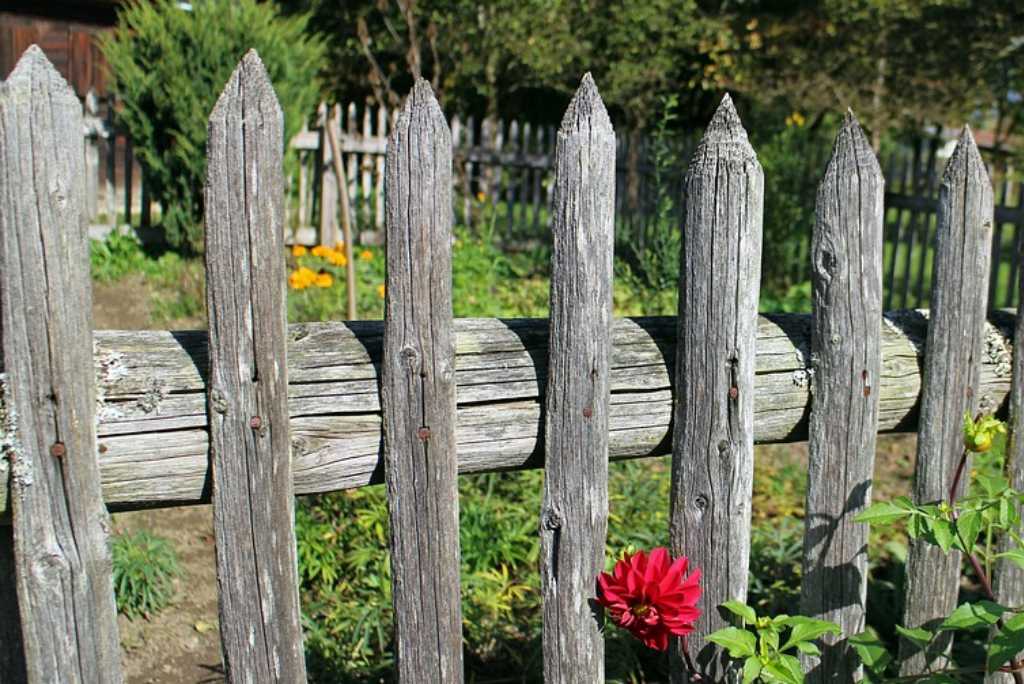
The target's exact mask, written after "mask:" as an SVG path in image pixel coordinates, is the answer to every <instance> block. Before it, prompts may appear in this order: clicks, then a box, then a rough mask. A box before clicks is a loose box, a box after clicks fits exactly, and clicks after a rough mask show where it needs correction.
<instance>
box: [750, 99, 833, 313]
mask: <svg viewBox="0 0 1024 684" xmlns="http://www.w3.org/2000/svg"><path fill="white" fill-rule="evenodd" d="M803 123H804V122H803V119H802V118H800V119H798V120H797V122H795V123H794V122H792V120H790V124H789V125H787V126H786V127H785V128H782V129H776V130H774V131H771V132H765V133H762V134H761V135H759V136H757V135H752V136H751V137H752V138H753V140H752V141H751V143H752V144H753V146H754V150H755V151H756V152H757V158H758V161H760V162H761V167H762V168H763V169H764V240H763V242H762V256H761V292H762V293H763V294H764V295H765V297H766V300H762V301H763V302H765V301H767V302H769V303H770V304H772V305H774V304H776V303H778V302H782V301H785V300H787V299H788V300H792V299H793V297H794V293H793V292H792V291H791V290H790V288H791V287H792V286H794V285H799V284H800V283H802V282H803V281H805V280H807V279H809V278H810V264H811V231H812V230H813V228H814V205H815V202H816V200H817V193H818V183H820V182H821V179H822V177H823V176H824V175H825V165H826V164H827V163H828V158H829V153H830V151H831V149H832V141H833V138H834V137H835V134H836V131H837V130H838V123H839V122H838V120H837V119H835V118H833V117H829V118H826V119H824V120H822V121H821V122H819V123H818V125H816V126H805V125H803ZM797 294H798V295H799V292H797ZM801 303H803V302H801ZM806 303H807V304H808V305H809V299H808V300H807V301H806ZM771 308H775V307H774V306H772V307H771ZM781 308H782V309H783V310H787V311H788V310H792V306H788V307H787V306H783V307H781ZM807 308H808V310H809V308H810V307H809V306H808V307H807Z"/></svg>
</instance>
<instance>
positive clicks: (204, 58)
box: [100, 0, 324, 251]
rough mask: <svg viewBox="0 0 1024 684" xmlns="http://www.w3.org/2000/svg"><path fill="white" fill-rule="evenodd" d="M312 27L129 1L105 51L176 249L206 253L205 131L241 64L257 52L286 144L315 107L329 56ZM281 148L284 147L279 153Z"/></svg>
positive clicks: (244, 13)
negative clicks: (277, 105) (319, 77)
mask: <svg viewBox="0 0 1024 684" xmlns="http://www.w3.org/2000/svg"><path fill="white" fill-rule="evenodd" d="M307 20H308V17H306V16H304V15H298V16H294V17H282V16H280V15H279V14H278V12H277V10H276V8H275V7H274V6H273V5H268V4H263V3H258V2H256V0H238V1H237V2H236V1H234V0H193V2H192V9H191V11H185V10H183V9H181V8H180V7H179V4H178V3H177V2H175V1H173V0H155V1H153V2H148V1H145V0H131V1H130V2H128V3H127V4H126V5H125V6H123V8H122V9H121V10H120V11H119V13H118V25H117V28H116V29H115V30H114V31H113V32H112V33H111V34H109V35H107V36H105V37H104V38H103V39H102V40H101V43H100V46H101V49H102V50H103V54H104V56H105V57H106V60H107V62H108V64H109V65H110V72H111V89H112V90H113V92H114V94H115V95H117V97H118V98H119V99H120V101H121V104H122V108H121V110H120V111H118V113H117V119H118V122H119V123H120V125H122V126H123V127H124V128H125V129H127V131H128V135H129V137H130V138H131V140H132V143H133V144H134V149H135V155H136V158H137V159H138V160H139V162H140V164H141V166H142V175H143V181H144V182H145V183H146V185H147V187H148V188H149V190H150V192H151V193H152V196H153V198H154V199H156V200H157V201H158V202H159V203H160V207H161V209H162V214H161V227H162V228H163V230H164V234H165V237H166V238H167V240H168V242H169V243H170V244H171V245H173V246H176V247H181V248H185V249H191V250H194V251H200V250H201V249H202V246H203V231H202V217H203V206H202V201H203V193H202V187H203V179H204V175H205V170H206V124H207V118H208V117H209V115H210V112H211V110H212V109H213V105H214V103H215V102H216V100H217V97H218V96H219V95H220V92H221V90H222V89H223V88H224V85H225V84H226V83H227V80H228V78H229V77H230V76H231V73H232V71H234V69H235V67H236V66H237V65H238V61H239V60H240V59H241V58H242V56H243V55H244V54H245V53H246V51H248V50H249V49H250V48H255V49H256V50H257V52H259V55H260V57H261V59H262V60H263V63H264V65H265V66H266V68H267V72H268V73H269V75H270V80H271V81H272V82H273V84H274V88H275V90H276V91H277V96H278V99H279V100H280V102H281V107H282V109H283V110H284V123H285V135H286V137H287V139H290V138H291V136H293V135H294V134H295V133H296V132H297V131H298V130H299V128H300V127H301V126H302V123H303V121H304V120H305V119H306V117H308V116H309V115H310V114H311V113H312V112H313V110H314V108H315V106H316V101H317V97H318V96H319V84H318V81H317V78H316V75H317V72H318V71H319V70H320V68H321V65H322V62H323V56H324V47H323V44H322V43H321V41H320V40H319V39H317V38H315V37H313V36H311V35H309V34H308V32H307ZM283 143H284V141H282V144H283Z"/></svg>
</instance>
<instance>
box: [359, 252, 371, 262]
mask: <svg viewBox="0 0 1024 684" xmlns="http://www.w3.org/2000/svg"><path fill="white" fill-rule="evenodd" d="M359 258H360V259H362V260H363V261H373V252H371V251H370V250H368V249H364V250H363V251H362V252H360V253H359Z"/></svg>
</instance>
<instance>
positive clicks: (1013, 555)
mask: <svg viewBox="0 0 1024 684" xmlns="http://www.w3.org/2000/svg"><path fill="white" fill-rule="evenodd" d="M996 558H1005V559H1006V560H1008V561H1010V562H1013V563H1016V564H1017V565H1019V566H1020V567H1022V568H1024V549H1010V550H1009V551H1004V552H1003V553H999V554H996Z"/></svg>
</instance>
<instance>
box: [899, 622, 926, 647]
mask: <svg viewBox="0 0 1024 684" xmlns="http://www.w3.org/2000/svg"><path fill="white" fill-rule="evenodd" d="M896 631H897V632H898V633H899V635H900V636H902V637H903V638H904V639H906V640H907V641H909V642H910V643H912V644H914V645H915V646H917V648H918V650H921V651H923V650H924V649H926V648H928V644H930V643H931V641H932V639H934V638H935V634H934V633H933V632H929V631H928V630H927V629H922V628H920V627H914V628H910V627H903V626H902V625H896Z"/></svg>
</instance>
